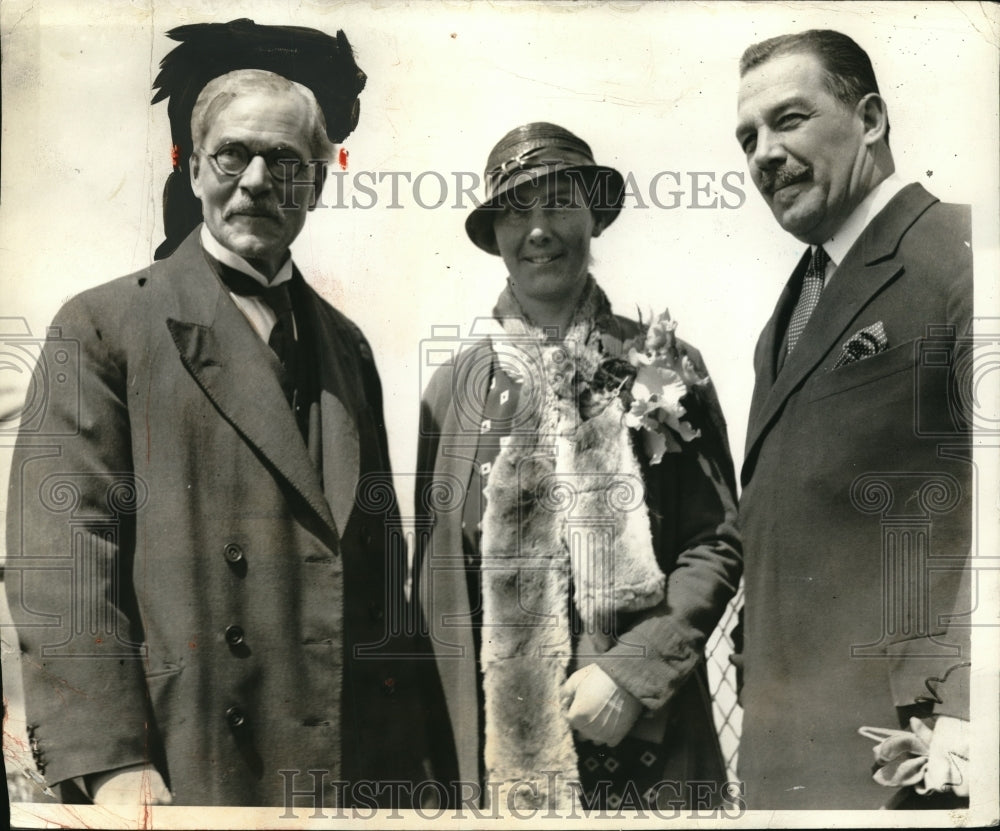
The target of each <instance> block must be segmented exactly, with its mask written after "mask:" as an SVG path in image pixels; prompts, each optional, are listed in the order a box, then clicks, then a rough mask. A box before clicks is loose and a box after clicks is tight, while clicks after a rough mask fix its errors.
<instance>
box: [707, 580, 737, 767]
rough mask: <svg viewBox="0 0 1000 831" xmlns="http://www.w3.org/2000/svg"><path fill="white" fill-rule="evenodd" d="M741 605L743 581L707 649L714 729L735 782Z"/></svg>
mask: <svg viewBox="0 0 1000 831" xmlns="http://www.w3.org/2000/svg"><path fill="white" fill-rule="evenodd" d="M742 605H743V585H742V584H740V588H739V591H738V592H737V593H736V597H734V598H733V599H732V601H731V602H730V604H729V607H728V608H727V609H726V611H725V614H723V616H722V620H721V621H720V622H719V625H718V626H717V627H716V629H715V632H713V633H712V637H711V638H709V641H708V646H707V647H706V649H705V653H706V655H705V657H706V659H707V662H708V686H709V690H710V691H711V693H712V712H713V714H714V715H715V729H716V730H718V731H719V744H721V745H722V755H723V758H725V760H726V770H727V772H728V773H729V779H730V781H733V782H735V781H737V779H736V763H737V761H738V759H739V752H740V732H741V730H742V727H743V708H742V707H740V705H739V704H737V703H736V668H735V667H734V666H733V665H732V664H731V663H730V662H729V656H730V655H732V654H733V642H732V641H731V640H730V638H729V635H730V633H731V632H732V631H733V627H734V626H735V625H736V613H737V610H738V609H739V608H740V606H742Z"/></svg>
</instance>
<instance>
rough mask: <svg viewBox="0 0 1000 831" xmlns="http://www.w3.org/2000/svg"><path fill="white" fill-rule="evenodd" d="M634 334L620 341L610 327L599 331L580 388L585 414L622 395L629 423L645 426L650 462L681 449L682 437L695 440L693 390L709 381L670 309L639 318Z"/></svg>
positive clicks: (628, 424)
mask: <svg viewBox="0 0 1000 831" xmlns="http://www.w3.org/2000/svg"><path fill="white" fill-rule="evenodd" d="M639 327H640V331H639V334H637V335H636V336H635V337H634V338H630V339H629V340H626V341H624V342H623V341H620V340H618V339H617V338H615V337H613V336H611V335H609V334H607V333H606V332H595V333H594V334H595V337H594V338H591V339H589V341H590V342H589V343H588V346H591V348H593V349H596V350H597V355H594V356H592V360H591V361H589V362H588V363H591V364H592V365H593V364H596V370H595V372H594V373H593V375H592V377H591V378H590V380H589V381H586V382H585V385H584V388H583V389H582V390H581V393H580V399H579V400H580V412H581V415H582V416H583V417H584V418H591V417H592V416H594V415H596V414H598V413H600V412H602V411H603V410H604V409H605V408H606V407H607V406H608V405H609V404H610V403H611V401H612V400H613V399H614V398H615V397H617V398H618V399H619V400H620V401H621V405H622V409H623V410H624V412H625V414H624V417H623V420H624V422H625V424H626V426H628V427H630V428H631V429H633V430H641V431H643V433H644V437H645V440H646V450H647V451H648V453H649V458H650V464H654V465H655V464H657V463H658V462H659V461H660V460H661V459H662V458H663V454H664V453H679V452H680V451H681V442H682V441H691V440H692V439H696V438H698V437H699V436H700V435H701V431H700V430H699V429H698V428H697V427H695V426H694V425H693V424H692V423H691V415H692V414H691V413H689V408H690V407H691V406H692V405H693V404H694V403H695V398H694V396H693V393H694V391H695V390H696V389H697V388H699V387H704V386H706V385H707V384H708V383H709V379H708V376H707V375H701V374H700V373H699V372H698V370H697V369H695V366H694V364H693V363H692V362H691V359H690V358H689V357H688V355H687V354H686V353H685V352H683V351H682V349H680V348H678V346H677V337H676V335H675V334H674V330H675V329H676V328H677V321H675V320H671V318H670V311H669V310H665V311H664V312H663V314H661V315H660V316H659V317H657V318H656V319H655V320H653V321H652V322H651V323H650V324H648V325H646V324H644V323H643V322H642V320H641V319H640V321H639Z"/></svg>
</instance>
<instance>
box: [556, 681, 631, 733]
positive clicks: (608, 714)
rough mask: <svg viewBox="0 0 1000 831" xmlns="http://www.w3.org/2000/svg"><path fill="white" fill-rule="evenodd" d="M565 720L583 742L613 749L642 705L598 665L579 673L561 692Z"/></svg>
mask: <svg viewBox="0 0 1000 831" xmlns="http://www.w3.org/2000/svg"><path fill="white" fill-rule="evenodd" d="M562 703H563V706H564V707H566V708H567V710H568V711H567V713H566V719H567V720H568V721H569V724H570V727H572V728H574V729H575V730H576V731H577V732H578V733H579V734H580V735H581V736H583V738H585V739H590V740H591V741H592V742H594V743H596V744H606V745H608V746H610V747H614V746H615V745H616V744H618V743H619V742H620V741H621V740H622V739H623V738H625V735H626V734H627V733H628V731H629V730H631V729H632V725H633V724H635V721H636V719H637V718H639V715H640V714H641V713H642V704H640V703H639V699H637V698H636V697H635V696H633V695H632V694H631V693H628V692H626V691H625V690H623V689H622V688H621V687H619V686H618V685H617V684H616V683H615V682H614V681H612V680H611V678H610V677H609V676H608V674H607V673H606V672H605V671H604V670H603V669H601V668H600V667H599V666H597V664H587V666H585V667H583V669H578V670H577V671H576V672H574V673H573V674H572V675H571V676H570V677H569V678H567V679H566V683H565V684H563V688H562Z"/></svg>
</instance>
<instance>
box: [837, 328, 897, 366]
mask: <svg viewBox="0 0 1000 831" xmlns="http://www.w3.org/2000/svg"><path fill="white" fill-rule="evenodd" d="M888 348H889V338H888V337H886V334H885V326H883V325H882V321H881V320H880V321H878V322H877V323H873V324H872V325H871V326H866V327H865V328H864V329H862V330H860V331H859V332H855V333H854V334H853V335H851V337H850V338H848V339H847V341H845V343H844V345H843V346H842V347H841V351H840V357H839V358H837V363H835V364H834V365H833V368H834V369H839V368H840V367H842V366H844V365H846V364H853V363H854V362H855V361H863V360H864V359H865V358H870V357H872V355H878V353H879V352H885V350H886V349H888Z"/></svg>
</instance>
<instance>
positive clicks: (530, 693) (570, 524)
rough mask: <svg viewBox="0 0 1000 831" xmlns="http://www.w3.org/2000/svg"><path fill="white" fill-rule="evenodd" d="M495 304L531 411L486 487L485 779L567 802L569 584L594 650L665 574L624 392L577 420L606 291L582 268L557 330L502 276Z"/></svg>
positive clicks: (505, 358)
mask: <svg viewBox="0 0 1000 831" xmlns="http://www.w3.org/2000/svg"><path fill="white" fill-rule="evenodd" d="M494 315H495V316H496V318H497V319H498V320H499V323H500V327H502V330H503V331H502V332H499V331H498V332H497V334H496V335H494V336H492V338H491V339H492V342H493V346H494V351H495V352H496V354H497V358H498V361H499V363H500V366H501V369H503V370H504V371H505V372H506V373H507V374H508V375H510V376H511V377H512V378H513V379H514V380H515V381H518V382H519V383H520V384H521V391H520V399H519V400H520V401H521V402H522V406H523V405H524V404H525V403H527V402H531V413H530V416H531V420H530V421H529V422H527V423H526V424H521V425H520V427H521V429H514V430H512V432H511V434H510V435H509V436H507V437H505V438H504V439H502V441H501V446H500V452H499V455H498V456H497V458H496V461H495V462H494V463H493V468H492V470H491V472H490V476H489V480H488V482H487V485H486V491H485V493H486V511H485V514H484V517H483V536H482V586H483V632H482V635H483V640H482V652H481V660H482V666H483V673H484V687H485V710H486V746H485V762H486V779H487V782H488V783H489V784H490V785H491V786H492V787H493V788H498V790H497V791H496V794H497V797H498V798H499V800H500V805H501V806H502V807H503V808H510V807H513V808H515V809H516V808H524V809H527V808H545V807H558V806H566V805H568V804H570V800H571V799H572V798H573V794H574V793H575V790H574V788H573V787H572V786H571V785H570V784H569V783H570V782H577V781H578V779H579V776H578V773H577V758H576V751H575V749H574V744H573V736H572V731H571V729H570V727H569V724H568V723H567V721H566V718H565V716H564V707H563V704H562V701H561V695H560V692H561V688H562V684H563V682H564V681H565V680H566V677H567V671H568V668H569V666H570V661H571V658H572V657H573V654H572V653H573V648H574V641H573V634H572V633H571V631H570V602H571V601H570V598H571V597H572V598H573V603H574V604H575V608H576V611H577V614H578V616H579V620H580V625H581V626H582V632H581V633H578V634H580V635H581V639H580V641H579V645H582V644H589V645H590V646H591V648H592V649H594V650H597V651H598V652H602V651H604V650H606V649H608V648H609V647H610V646H611V645H612V644H613V642H614V632H613V628H614V622H615V618H616V614H617V613H619V612H623V611H635V610H639V609H644V608H648V607H650V606H653V605H655V604H657V603H659V602H660V601H661V600H662V598H663V592H664V584H665V577H664V575H663V572H662V571H661V570H660V568H659V566H658V565H657V562H656V555H655V552H654V551H653V545H652V539H651V536H650V523H649V515H648V512H647V510H646V505H645V499H644V496H645V489H644V485H643V481H642V474H641V469H640V467H639V462H638V460H637V459H636V456H635V453H634V451H633V447H632V441H631V436H630V433H629V430H628V428H627V427H626V426H625V424H624V423H623V420H622V417H623V415H624V410H623V408H622V405H621V402H620V401H619V399H618V398H617V396H615V397H613V398H611V399H610V401H609V402H608V405H607V406H606V407H605V408H604V409H603V410H602V411H601V412H600V413H598V414H596V415H593V416H592V417H591V418H589V419H586V420H584V419H583V418H582V417H581V415H580V408H579V404H578V401H577V394H576V391H577V390H579V389H580V379H581V377H582V378H583V379H584V380H585V381H586V380H589V379H590V378H592V377H593V373H594V371H596V368H597V365H598V363H599V360H600V356H599V354H598V352H597V348H596V335H599V334H600V331H601V328H602V327H601V324H602V322H605V326H607V322H608V321H609V319H610V316H611V309H610V305H609V303H608V300H607V298H606V296H605V295H604V292H603V291H601V289H600V288H599V287H598V286H597V284H596V283H595V282H594V280H593V278H590V277H588V284H587V288H586V290H585V292H584V295H583V298H582V299H581V302H580V305H579V306H578V308H577V310H576V312H575V314H574V318H573V321H572V323H571V325H570V328H569V330H568V332H567V337H566V338H565V340H564V341H562V342H551V341H546V340H545V338H544V335H543V334H542V332H541V331H539V330H538V329H537V328H535V327H533V326H532V325H531V324H530V323H529V322H527V321H526V320H525V319H524V314H523V312H522V311H521V310H520V307H519V306H518V304H517V301H516V299H515V298H514V296H513V294H512V293H511V291H510V288H509V287H508V288H507V289H506V290H505V291H504V293H503V294H501V296H500V300H499V302H498V304H497V308H496V309H495V310H494ZM590 654H593V652H591V653H590ZM577 657H578V658H579V659H580V662H581V664H585V663H586V662H587V661H586V655H585V654H579V655H578V656H577Z"/></svg>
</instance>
